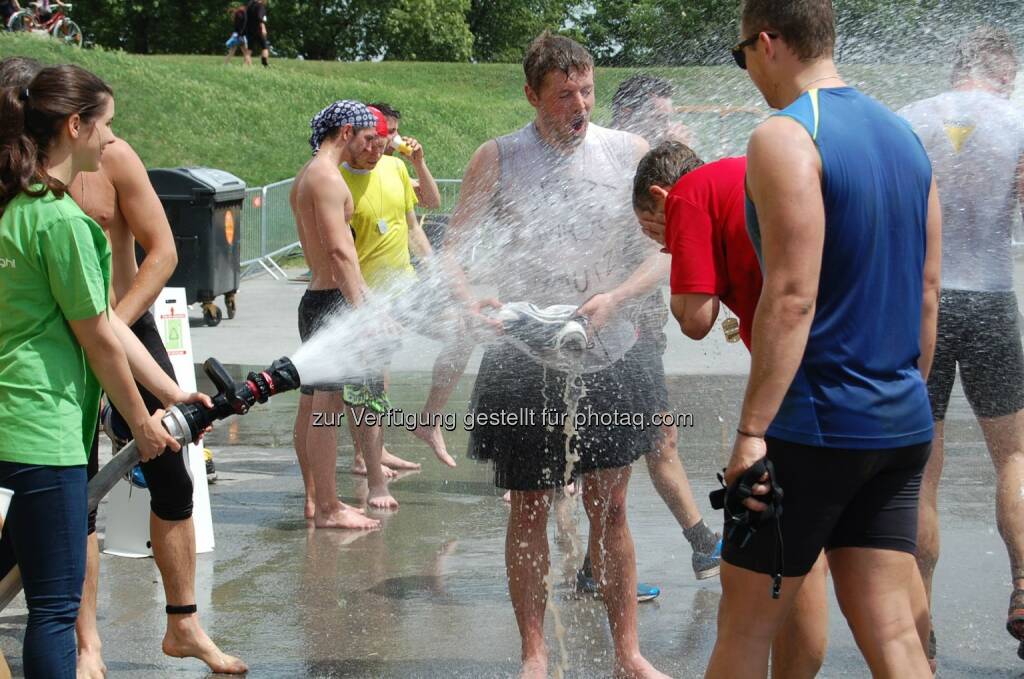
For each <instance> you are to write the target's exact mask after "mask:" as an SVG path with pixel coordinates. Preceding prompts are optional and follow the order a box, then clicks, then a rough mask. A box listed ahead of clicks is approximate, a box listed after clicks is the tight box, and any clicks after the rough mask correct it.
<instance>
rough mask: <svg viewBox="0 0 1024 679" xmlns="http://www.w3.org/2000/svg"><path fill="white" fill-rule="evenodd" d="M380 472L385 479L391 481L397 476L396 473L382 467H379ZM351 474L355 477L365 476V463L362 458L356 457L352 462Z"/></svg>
mask: <svg viewBox="0 0 1024 679" xmlns="http://www.w3.org/2000/svg"><path fill="white" fill-rule="evenodd" d="M380 471H381V473H382V474H384V478H385V479H393V478H395V477H396V476H398V472H396V471H395V470H394V469H391V468H389V467H385V466H384V465H381V466H380ZM352 473H353V474H356V475H357V476H366V461H365V460H363V458H362V456H356V457H355V458H354V459H353V460H352Z"/></svg>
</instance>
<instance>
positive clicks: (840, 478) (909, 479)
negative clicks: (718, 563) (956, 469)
mask: <svg viewBox="0 0 1024 679" xmlns="http://www.w3.org/2000/svg"><path fill="white" fill-rule="evenodd" d="M767 443H768V458H769V459H770V460H771V461H772V463H773V464H774V465H775V479H776V481H777V482H778V484H779V486H781V487H782V490H783V493H784V497H783V500H782V508H783V511H782V517H781V518H780V519H779V524H780V526H779V527H780V528H781V539H782V563H781V564H779V566H777V565H776V562H777V559H778V557H779V552H778V549H779V543H778V540H779V539H780V537H779V535H778V534H777V532H776V530H775V522H774V521H771V520H769V521H768V522H767V523H765V524H763V525H762V527H761V528H760V529H759V530H758V531H757V532H756V533H754V535H753V536H752V537H751V538H750V540H749V542H747V544H746V545H745V546H743V547H740V546H739V545H738V544H737V543H736V542H735V541H733V540H730V539H727V540H725V542H724V543H723V546H722V558H723V559H724V560H725V561H726V562H727V563H730V564H732V565H734V566H739V567H740V568H745V569H747V570H751V571H755V572H757V573H766V574H774V573H775V572H776V570H775V569H776V568H777V567H781V568H782V574H783V575H784V576H786V577H798V576H802V575H806V574H807V573H808V572H809V571H810V570H811V567H812V566H813V565H814V562H815V561H817V559H818V555H819V554H820V553H821V550H822V549H838V548H841V547H869V548H874V549H888V550H895V551H899V552H907V553H908V554H913V553H914V552H915V551H916V548H917V501H918V495H919V492H920V490H921V474H922V472H923V471H924V466H925V463H927V462H928V455H929V453H930V452H931V443H930V442H929V443H922V444H918V445H914V446H907V447H904V448H888V449H884V450H850V449H845V448H819V447H816V446H805V445H801V444H799V443H790V442H788V441H780V440H779V439H775V438H768V440H767ZM730 527H731V520H727V521H726V527H725V529H726V531H727V533H726V534H728V531H729V530H730Z"/></svg>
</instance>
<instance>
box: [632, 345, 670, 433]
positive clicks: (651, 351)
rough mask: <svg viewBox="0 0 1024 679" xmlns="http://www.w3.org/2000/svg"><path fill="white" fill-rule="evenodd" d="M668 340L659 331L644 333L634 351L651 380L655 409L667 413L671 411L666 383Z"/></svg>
mask: <svg viewBox="0 0 1024 679" xmlns="http://www.w3.org/2000/svg"><path fill="white" fill-rule="evenodd" d="M667 342H668V339H667V338H666V337H665V333H664V332H662V331H660V330H659V331H658V332H657V333H654V334H648V333H645V332H643V331H641V333H640V337H638V338H637V340H636V344H635V345H634V346H633V350H634V351H636V352H638V354H639V356H640V358H641V361H642V363H643V369H644V371H646V372H647V375H648V378H649V379H650V384H651V389H652V390H653V391H652V394H651V398H652V399H653V403H654V408H656V409H657V411H658V412H661V413H667V412H669V411H670V410H671V407H670V406H669V402H668V384H667V383H666V381H665V360H664V356H665V346H666V345H667Z"/></svg>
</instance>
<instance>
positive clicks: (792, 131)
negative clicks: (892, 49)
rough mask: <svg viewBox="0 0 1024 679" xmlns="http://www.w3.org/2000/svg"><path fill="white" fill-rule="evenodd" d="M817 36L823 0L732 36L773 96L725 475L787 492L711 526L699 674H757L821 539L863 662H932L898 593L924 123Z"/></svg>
mask: <svg viewBox="0 0 1024 679" xmlns="http://www.w3.org/2000/svg"><path fill="white" fill-rule="evenodd" d="M834 42H835V27H834V16H833V10H832V3H831V1H830V0H800V1H799V2H785V3H781V2H774V1H773V0H746V2H745V3H744V6H743V15H742V21H741V38H740V42H739V43H738V44H737V45H736V47H735V48H734V50H733V52H734V56H735V58H736V62H737V64H739V65H740V66H741V67H744V68H746V69H747V70H748V71H749V74H750V77H751V80H753V82H754V84H755V85H756V86H757V88H758V89H759V90H760V91H761V93H762V94H763V95H764V97H765V99H766V100H767V102H768V104H769V105H770V106H772V107H773V108H776V109H780V112H779V113H778V114H777V115H775V116H773V117H771V118H769V119H768V120H767V121H765V122H764V123H763V124H761V125H760V126H759V127H758V128H757V130H756V131H755V132H754V134H753V136H752V137H751V139H750V143H749V146H748V152H747V154H748V167H747V191H748V198H749V199H750V205H748V215H747V222H748V223H747V228H748V230H749V231H750V235H751V240H752V241H753V243H754V246H755V249H756V250H757V252H758V257H759V259H760V260H761V267H762V271H763V274H764V286H763V289H762V293H761V299H760V302H759V304H758V308H757V312H756V314H755V317H754V325H753V339H752V342H751V345H752V349H753V351H752V355H751V374H750V378H749V381H748V385H747V392H746V396H745V398H744V403H743V409H742V413H741V416H740V421H739V427H738V433H737V438H736V443H735V445H734V448H733V454H732V458H731V460H730V461H729V466H728V469H727V472H726V481H727V482H731V481H734V480H736V479H738V478H739V477H740V476H741V474H743V472H744V471H746V470H747V469H749V468H750V467H751V466H753V465H754V464H755V463H756V462H758V461H760V460H761V459H762V458H764V457H765V456H767V458H768V460H769V461H770V462H771V463H772V464H773V465H774V474H773V475H772V476H771V477H769V476H768V475H764V476H762V477H761V480H760V483H757V484H756V485H754V494H755V497H752V498H749V499H747V500H745V501H744V504H745V506H746V507H747V508H748V509H749V510H750V511H755V512H756V511H761V510H764V509H767V507H768V505H766V504H765V503H762V502H760V501H759V500H765V501H766V502H767V501H768V498H769V497H770V495H769V491H770V484H771V483H774V484H776V485H777V486H778V487H781V488H782V489H784V491H785V496H784V500H783V505H784V509H785V512H784V513H783V514H782V516H781V517H780V518H779V519H778V520H777V521H776V520H774V519H768V520H767V522H766V523H764V524H762V525H761V526H760V530H757V531H756V532H755V533H752V534H750V536H749V539H748V540H747V541H746V542H745V543H742V542H740V541H738V540H735V539H730V540H727V541H726V543H725V546H724V548H723V553H722V601H721V609H720V614H719V621H718V622H719V626H718V639H717V642H716V644H715V650H714V652H713V654H712V657H711V662H710V665H709V667H708V673H707V676H709V677H729V678H735V677H755V676H760V677H763V676H765V673H766V671H767V666H768V654H769V647H770V644H771V641H772V638H773V637H774V636H775V634H776V632H777V631H778V630H779V628H780V627H781V626H782V625H783V624H784V622H785V618H786V615H787V614H788V613H789V610H790V607H791V605H792V603H793V601H794V597H795V595H796V593H797V591H798V590H799V588H800V585H801V584H802V582H803V578H804V576H805V575H806V573H807V572H808V571H809V570H810V568H811V566H812V565H813V564H814V562H815V560H816V559H817V557H818V554H819V553H820V552H821V550H822V549H825V550H826V553H827V555H828V559H829V564H830V566H831V569H832V574H833V579H834V581H835V589H836V595H837V597H838V599H839V602H840V604H841V606H842V608H843V611H844V613H845V615H846V618H847V620H848V622H849V624H850V627H851V629H852V631H853V633H854V636H855V637H856V639H857V643H858V646H859V647H860V648H861V650H862V652H863V653H864V656H865V658H866V660H867V662H868V665H869V667H870V671H871V673H872V674H873V675H875V676H898V677H921V678H924V677H930V676H931V672H930V671H929V667H928V662H927V660H926V658H925V654H924V648H923V646H922V643H921V638H920V634H919V631H918V629H917V627H916V625H915V615H914V609H913V606H914V602H915V601H918V602H919V601H922V600H923V598H924V591H923V586H922V584H921V581H920V577H919V575H918V572H917V566H916V563H915V560H914V551H915V541H916V534H917V501H918V492H919V489H920V484H921V473H922V470H923V469H924V466H925V463H926V462H927V460H928V452H929V447H930V443H931V439H932V419H931V412H930V408H929V404H928V394H927V391H926V389H925V382H924V379H923V378H922V373H927V370H928V365H929V363H930V361H931V356H932V352H933V350H934V341H935V319H936V310H937V307H938V285H939V280H938V279H939V269H940V261H941V258H940V248H939V240H940V231H941V226H940V221H941V218H940V212H939V205H938V197H937V193H936V192H935V190H934V185H933V182H932V176H931V166H930V164H929V161H928V157H927V155H926V154H925V151H924V149H923V148H922V146H921V143H920V142H919V141H918V140H917V138H916V137H915V136H914V134H913V132H912V131H911V129H910V127H909V126H908V125H907V124H906V123H905V122H904V121H902V120H901V119H900V118H898V117H897V116H896V115H895V114H893V113H892V112H891V111H889V110H888V109H886V108H885V107H884V106H882V105H881V104H879V103H878V102H876V101H874V100H872V99H870V98H869V97H867V96H865V95H863V94H861V93H860V92H858V91H857V90H855V89H853V88H851V87H848V86H846V84H845V83H844V82H843V81H842V79H841V78H840V76H839V75H838V73H837V72H836V66H835V64H834V62H833V59H832V50H833V45H834ZM773 504H774V503H773ZM740 513H741V514H742V512H740ZM733 528H736V529H737V530H736V531H735V532H733V533H730V535H732V536H733V537H735V536H737V535H739V534H741V533H743V532H745V531H744V528H745V527H744V526H743V525H742V523H741V522H740V521H737V520H735V519H731V520H730V521H729V522H728V523H727V526H726V530H727V532H728V531H730V530H731V529H733ZM768 576H781V577H779V579H777V580H776V585H779V584H780V585H781V591H776V592H773V591H772V590H773V587H772V586H771V582H772V581H771V579H770V578H769V577H768ZM773 594H777V595H778V600H773V598H772V597H773ZM920 612H921V613H923V610H922V611H920ZM920 617H926V616H924V615H921V616H920Z"/></svg>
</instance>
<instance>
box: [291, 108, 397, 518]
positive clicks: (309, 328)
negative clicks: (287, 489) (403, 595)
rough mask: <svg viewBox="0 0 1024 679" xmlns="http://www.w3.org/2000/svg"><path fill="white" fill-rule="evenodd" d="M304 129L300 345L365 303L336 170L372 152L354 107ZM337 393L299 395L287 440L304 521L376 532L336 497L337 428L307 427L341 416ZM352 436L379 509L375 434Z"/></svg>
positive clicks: (298, 194) (370, 430) (344, 189)
mask: <svg viewBox="0 0 1024 679" xmlns="http://www.w3.org/2000/svg"><path fill="white" fill-rule="evenodd" d="M310 125H311V126H312V128H313V135H312V137H311V138H310V146H312V147H313V158H312V159H311V160H310V161H309V162H307V163H306V164H305V165H304V166H303V168H302V169H301V170H300V171H299V173H298V175H296V177H295V183H294V185H293V186H292V192H291V195H290V197H289V200H290V202H291V206H292V213H293V214H294V215H295V224H296V226H297V228H298V232H299V240H300V242H301V243H302V249H303V252H304V253H305V255H306V261H307V262H308V263H309V267H310V271H311V274H312V276H311V279H310V282H309V287H308V289H307V290H306V292H305V294H304V295H303V296H302V302H301V303H300V304H299V335H300V336H301V338H302V341H303V342H305V341H306V340H307V339H308V338H309V337H310V336H311V335H312V334H313V333H314V332H315V331H316V330H317V328H318V327H319V325H320V324H321V323H322V322H323V321H324V320H325V319H326V318H327V317H329V316H332V315H333V314H334V313H335V312H336V311H338V310H339V309H342V308H346V307H347V308H358V307H360V306H362V305H363V304H364V303H365V301H366V294H367V292H368V290H369V288H368V287H367V285H366V281H365V280H363V274H362V272H361V271H360V268H359V256H358V254H357V253H356V245H355V240H354V239H353V237H352V230H351V229H350V228H349V221H350V220H351V218H352V213H353V211H354V209H355V206H354V204H353V200H352V193H351V191H349V188H348V185H347V184H346V183H345V180H344V179H343V178H342V175H341V172H340V171H339V170H338V166H339V165H341V163H343V162H348V161H349V160H351V159H352V157H353V155H354V154H355V153H358V152H360V151H363V150H366V149H368V148H369V147H371V146H374V145H376V144H378V134H377V131H376V125H377V119H376V117H375V116H374V115H373V113H371V112H370V109H369V108H367V107H366V106H365V105H364V104H361V103H359V102H355V101H337V102H335V103H333V104H331V105H330V106H328V107H327V108H325V109H323V110H322V111H321V112H320V113H318V114H317V115H316V116H315V117H314V118H313V120H312V121H311V123H310ZM344 386H345V385H337V386H333V387H323V386H320V387H318V388H317V389H315V390H314V389H313V388H311V387H306V386H303V388H302V396H301V397H300V399H299V410H298V413H297V415H296V418H295V430H294V433H295V452H296V455H297V456H298V458H299V462H300V468H301V469H302V474H303V482H304V483H305V486H306V505H305V516H306V518H307V519H312V520H313V523H314V525H315V526H316V527H317V528H378V527H380V522H379V521H377V520H375V519H369V518H367V517H365V516H363V515H362V514H361V513H360V512H359V511H358V510H356V509H354V508H352V507H349V506H348V505H346V504H345V503H343V502H342V501H341V500H339V499H338V497H337V482H336V480H335V468H336V465H337V445H338V430H337V428H336V427H317V426H313V421H314V420H313V413H314V412H327V413H339V412H341V410H342V405H343V404H342V395H343V392H344ZM349 419H350V420H351V419H352V418H349ZM354 436H355V443H356V445H357V446H359V447H360V449H362V450H363V451H364V452H365V454H366V458H367V460H368V461H369V462H370V465H369V469H368V474H367V476H368V478H369V484H370V487H371V497H370V501H369V503H370V504H371V505H372V506H378V505H381V503H382V501H381V500H380V499H379V498H380V497H382V496H381V492H380V491H381V489H383V496H388V494H387V490H386V483H385V480H384V477H383V471H382V470H381V464H380V454H381V443H380V442H381V441H382V440H383V429H382V428H381V427H380V426H375V427H370V426H361V427H356V428H355V430H354ZM314 452H315V453H317V454H314ZM374 453H376V454H374ZM374 489H376V491H374ZM375 493H376V495H375ZM388 497H389V496H388Z"/></svg>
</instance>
